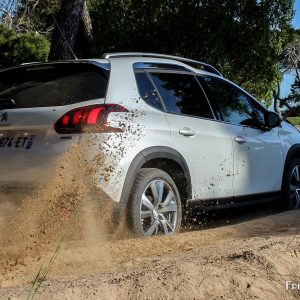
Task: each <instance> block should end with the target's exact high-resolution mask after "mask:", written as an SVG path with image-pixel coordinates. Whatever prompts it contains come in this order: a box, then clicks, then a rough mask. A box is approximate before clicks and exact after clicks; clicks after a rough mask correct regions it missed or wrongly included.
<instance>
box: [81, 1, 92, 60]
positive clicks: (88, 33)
mask: <svg viewBox="0 0 300 300" xmlns="http://www.w3.org/2000/svg"><path fill="white" fill-rule="evenodd" d="M80 21H81V23H80V26H81V27H82V32H83V37H84V41H85V43H86V44H87V46H88V47H85V52H86V55H87V56H93V55H95V54H96V42H95V40H94V36H93V27H92V21H91V18H90V14H89V11H88V9H87V5H86V1H84V5H83V9H82V13H81V18H80Z"/></svg>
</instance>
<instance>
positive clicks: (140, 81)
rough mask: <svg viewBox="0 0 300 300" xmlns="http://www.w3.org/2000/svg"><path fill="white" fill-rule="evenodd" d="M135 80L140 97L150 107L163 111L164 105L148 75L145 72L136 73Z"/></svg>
mask: <svg viewBox="0 0 300 300" xmlns="http://www.w3.org/2000/svg"><path fill="white" fill-rule="evenodd" d="M135 78H136V82H137V86H138V90H139V93H140V96H141V97H142V98H143V100H144V101H145V102H146V103H147V104H149V105H150V106H153V107H155V108H157V109H160V110H163V106H162V103H161V101H160V99H159V97H158V95H157V92H156V90H155V88H154V86H153V84H152V82H151V81H150V79H149V77H148V75H147V74H146V73H145V72H136V73H135Z"/></svg>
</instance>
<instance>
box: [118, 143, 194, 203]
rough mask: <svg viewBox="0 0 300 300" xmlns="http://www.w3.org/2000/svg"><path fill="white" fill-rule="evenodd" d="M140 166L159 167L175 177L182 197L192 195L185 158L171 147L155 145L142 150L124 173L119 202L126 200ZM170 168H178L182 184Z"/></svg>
mask: <svg viewBox="0 0 300 300" xmlns="http://www.w3.org/2000/svg"><path fill="white" fill-rule="evenodd" d="M142 168H159V169H161V170H163V171H165V172H166V173H168V174H169V175H170V176H171V177H172V178H173V179H175V180H174V181H175V183H176V184H177V183H179V189H180V193H185V195H184V198H186V199H190V198H191V197H192V184H191V177H190V172H189V168H188V166H187V163H186V161H185V159H184V158H183V157H182V155H181V154H180V153H179V152H177V151H176V150H174V149H172V148H169V147H164V146H156V147H149V148H146V149H144V150H142V151H141V152H139V153H138V154H137V155H136V156H135V158H134V159H133V161H132V162H131V164H130V167H129V169H128V171H127V174H126V178H125V182H124V186H123V189H122V194H121V200H120V202H122V203H127V202H128V200H129V196H130V192H131V189H132V186H133V183H134V180H135V177H136V175H137V173H138V172H139V170H140V169H142ZM172 168H175V169H176V170H180V172H181V174H182V175H183V178H181V179H182V180H181V181H182V183H184V184H182V183H181V184H180V180H179V178H174V176H175V175H176V174H170V173H172V172H171V170H172ZM183 189H185V190H183ZM183 202H184V201H183Z"/></svg>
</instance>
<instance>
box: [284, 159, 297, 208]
mask: <svg viewBox="0 0 300 300" xmlns="http://www.w3.org/2000/svg"><path fill="white" fill-rule="evenodd" d="M283 196H284V197H283V199H284V206H285V208H287V209H289V210H292V209H298V208H299V207H300V159H299V158H295V159H293V160H291V161H290V162H289V163H288V165H287V168H286V171H285V175H284V182H283Z"/></svg>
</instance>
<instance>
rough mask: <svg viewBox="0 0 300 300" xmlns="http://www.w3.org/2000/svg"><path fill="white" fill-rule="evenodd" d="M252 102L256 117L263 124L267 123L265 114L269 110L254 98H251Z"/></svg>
mask: <svg viewBox="0 0 300 300" xmlns="http://www.w3.org/2000/svg"><path fill="white" fill-rule="evenodd" d="M250 102H251V104H252V106H253V108H254V110H255V114H256V117H257V119H258V122H259V124H260V125H261V126H263V125H265V114H266V112H267V110H266V109H265V108H264V107H263V106H262V105H261V104H259V103H258V102H257V101H255V100H254V99H251V98H250Z"/></svg>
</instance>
